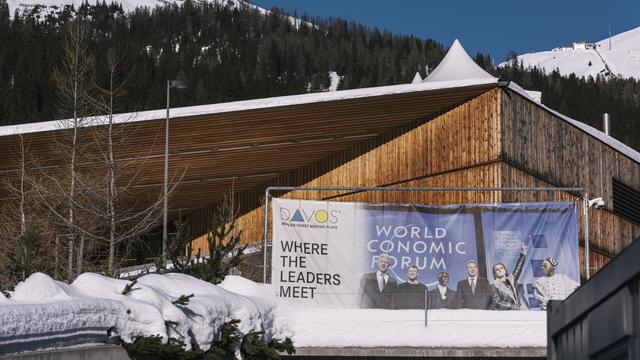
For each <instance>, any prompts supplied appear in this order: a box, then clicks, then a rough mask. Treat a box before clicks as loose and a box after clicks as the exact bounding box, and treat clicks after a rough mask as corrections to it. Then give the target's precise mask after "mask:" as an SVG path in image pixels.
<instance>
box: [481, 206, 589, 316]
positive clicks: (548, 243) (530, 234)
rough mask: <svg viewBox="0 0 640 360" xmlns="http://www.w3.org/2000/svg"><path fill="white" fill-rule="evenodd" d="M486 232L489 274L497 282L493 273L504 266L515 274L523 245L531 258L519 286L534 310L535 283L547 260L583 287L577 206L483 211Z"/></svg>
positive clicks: (501, 207)
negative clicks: (553, 260) (496, 265)
mask: <svg viewBox="0 0 640 360" xmlns="http://www.w3.org/2000/svg"><path fill="white" fill-rule="evenodd" d="M482 229H483V237H484V249H485V259H486V267H487V273H488V276H489V280H490V281H493V273H492V269H493V266H494V265H495V264H496V263H499V262H501V263H503V264H504V265H505V266H506V267H507V272H509V271H513V269H514V267H515V266H516V263H517V261H518V258H519V256H520V248H521V243H523V242H524V244H525V245H526V247H527V256H526V258H525V263H524V267H523V269H522V273H521V274H520V278H519V279H518V283H519V284H521V285H523V289H526V292H525V293H524V294H523V295H524V296H525V298H526V299H528V300H529V307H530V308H537V307H538V302H537V301H535V299H534V298H533V289H532V286H531V285H532V283H533V282H534V281H535V280H536V278H541V277H543V276H544V273H543V271H542V265H543V262H544V259H546V258H549V257H553V258H555V259H556V260H557V261H558V266H557V267H556V269H555V271H556V273H559V274H563V275H565V276H567V277H569V278H570V279H572V280H573V281H575V282H576V283H580V273H579V270H578V269H579V263H578V261H579V260H578V227H577V214H576V207H575V204H573V203H570V202H563V203H526V204H501V205H498V206H483V207H482Z"/></svg>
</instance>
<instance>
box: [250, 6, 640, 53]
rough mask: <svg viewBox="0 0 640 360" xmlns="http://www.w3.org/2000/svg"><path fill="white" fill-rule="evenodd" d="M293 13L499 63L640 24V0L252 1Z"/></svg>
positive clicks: (604, 35)
mask: <svg viewBox="0 0 640 360" xmlns="http://www.w3.org/2000/svg"><path fill="white" fill-rule="evenodd" d="M251 2H252V3H254V4H256V5H258V6H260V7H264V8H267V9H270V8H271V7H272V6H277V7H279V8H283V9H284V10H285V11H287V12H290V13H293V11H294V10H297V11H298V13H305V12H306V13H308V14H309V15H311V16H319V17H341V18H343V19H347V20H355V21H358V22H360V23H362V24H365V25H368V26H372V27H373V26H376V27H378V28H380V29H387V30H389V31H391V32H393V33H399V34H413V35H415V36H418V37H421V38H432V39H435V40H437V41H439V42H441V43H443V44H444V45H446V46H450V45H451V43H452V42H453V40H454V39H456V38H457V39H459V40H460V42H461V43H462V46H464V48H465V49H466V50H467V52H468V53H469V54H470V55H472V56H473V55H475V53H476V52H482V53H485V54H487V53H488V54H490V55H491V57H492V58H494V61H495V62H496V63H498V62H501V61H502V60H504V59H505V57H506V56H507V54H508V53H509V51H510V50H513V51H515V52H516V53H518V54H522V53H526V52H531V51H532V50H533V51H542V50H551V49H552V48H554V47H558V46H570V45H571V42H572V41H582V40H586V41H593V42H595V41H599V40H602V39H605V38H606V37H607V36H608V31H609V30H608V27H609V25H611V33H612V34H613V35H615V34H617V33H620V32H624V31H627V30H631V29H633V28H636V27H639V26H640V0H599V1H596V0H534V1H523V0H486V1H480V0H438V1H436V0H252V1H251ZM638 46H639V47H640V44H638Z"/></svg>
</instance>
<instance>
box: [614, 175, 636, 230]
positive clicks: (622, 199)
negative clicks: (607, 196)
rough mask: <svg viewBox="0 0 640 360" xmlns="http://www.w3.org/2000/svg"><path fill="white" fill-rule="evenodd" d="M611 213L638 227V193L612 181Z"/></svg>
mask: <svg viewBox="0 0 640 360" xmlns="http://www.w3.org/2000/svg"><path fill="white" fill-rule="evenodd" d="M613 213H614V214H616V215H618V216H620V217H623V218H625V219H627V220H629V221H631V222H632V223H634V224H636V225H640V191H637V190H634V189H632V188H631V187H629V186H627V185H625V184H623V183H622V182H621V181H618V180H616V179H613Z"/></svg>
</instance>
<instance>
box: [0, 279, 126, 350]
mask: <svg viewBox="0 0 640 360" xmlns="http://www.w3.org/2000/svg"><path fill="white" fill-rule="evenodd" d="M0 303H2V305H1V306H0V354H7V353H13V352H19V351H32V350H39V349H48V348H57V347H65V346H73V345H78V344H93V343H102V342H104V341H105V340H107V330H108V329H109V328H112V327H115V326H117V324H119V323H123V322H124V321H126V320H125V319H123V314H126V313H125V309H124V308H123V307H122V305H121V304H119V303H117V302H114V301H111V300H108V299H94V298H87V297H84V296H82V295H81V294H77V293H75V292H74V289H73V288H72V287H70V286H69V285H67V284H64V283H62V282H59V281H55V280H53V279H51V278H50V277H49V276H47V275H45V274H39V273H38V274H33V275H31V276H30V277H29V278H27V280H25V281H23V282H21V283H20V284H18V285H17V286H16V288H15V291H14V293H13V294H12V296H11V298H10V299H7V298H5V297H4V296H3V297H2V299H0Z"/></svg>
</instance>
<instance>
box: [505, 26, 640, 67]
mask: <svg viewBox="0 0 640 360" xmlns="http://www.w3.org/2000/svg"><path fill="white" fill-rule="evenodd" d="M594 45H595V46H594V47H593V48H588V49H574V48H573V47H571V48H569V47H559V48H555V49H553V50H550V51H542V52H535V53H529V54H523V55H520V56H518V62H522V64H523V65H524V66H525V67H538V68H542V69H544V70H545V71H546V72H547V73H550V72H552V71H553V70H555V69H558V71H559V72H560V74H562V75H570V74H572V73H573V74H575V75H576V76H578V77H588V76H593V77H595V76H598V75H600V76H605V77H610V76H618V77H623V78H632V77H633V78H636V79H640V27H637V28H635V29H632V30H629V31H626V32H623V33H620V34H618V35H615V36H612V37H611V50H609V39H604V40H601V41H598V42H596V43H595V44H594ZM505 65H507V62H504V63H501V64H500V65H498V66H505Z"/></svg>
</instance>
